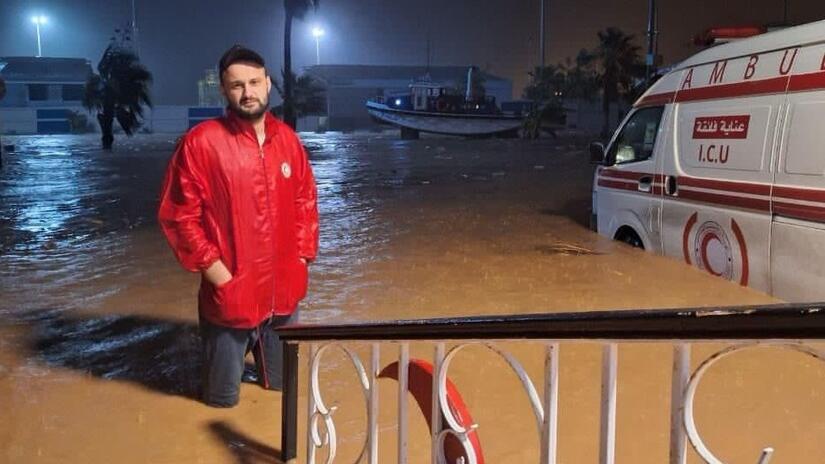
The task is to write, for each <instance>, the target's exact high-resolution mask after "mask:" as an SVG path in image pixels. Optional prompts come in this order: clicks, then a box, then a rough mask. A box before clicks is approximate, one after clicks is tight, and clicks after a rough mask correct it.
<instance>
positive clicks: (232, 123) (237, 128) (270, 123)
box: [225, 107, 281, 143]
mask: <svg viewBox="0 0 825 464" xmlns="http://www.w3.org/2000/svg"><path fill="white" fill-rule="evenodd" d="M225 114H226V120H227V122H228V124H229V128H230V130H231V131H232V132H233V133H235V134H238V135H245V136H247V137H251V138H252V140H255V141H256V142H257V141H258V136H257V134H255V128H254V127H253V126H252V123H251V122H249V121H247V120H246V119H243V118H241V117H239V116H238V115H237V114H235V112H234V111H232V110H231V109H229V107H227V108H226V110H225ZM280 124H281V122H280V121H279V120H278V119H277V118H276V117H275V116H272V113H270V112H269V111H267V112H266V113H264V132H265V138H264V143H266V142H267V141H268V140H269V139H271V138H272V137H274V136H275V135H276V134H277V133H278V125H280Z"/></svg>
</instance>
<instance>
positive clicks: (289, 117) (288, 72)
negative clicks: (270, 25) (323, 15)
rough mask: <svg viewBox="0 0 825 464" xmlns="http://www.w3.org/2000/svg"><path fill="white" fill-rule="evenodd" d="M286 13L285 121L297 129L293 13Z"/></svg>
mask: <svg viewBox="0 0 825 464" xmlns="http://www.w3.org/2000/svg"><path fill="white" fill-rule="evenodd" d="M285 13H286V14H285V15H284V123H286V124H287V125H288V126H289V127H291V128H292V129H293V130H294V129H295V123H296V120H295V119H296V118H295V106H294V103H293V95H292V93H293V89H294V85H293V84H294V83H293V82H292V43H291V41H292V13H291V12H290V11H286V12H285Z"/></svg>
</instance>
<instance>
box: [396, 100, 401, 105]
mask: <svg viewBox="0 0 825 464" xmlns="http://www.w3.org/2000/svg"><path fill="white" fill-rule="evenodd" d="M395 106H401V99H400V98H396V99H395Z"/></svg>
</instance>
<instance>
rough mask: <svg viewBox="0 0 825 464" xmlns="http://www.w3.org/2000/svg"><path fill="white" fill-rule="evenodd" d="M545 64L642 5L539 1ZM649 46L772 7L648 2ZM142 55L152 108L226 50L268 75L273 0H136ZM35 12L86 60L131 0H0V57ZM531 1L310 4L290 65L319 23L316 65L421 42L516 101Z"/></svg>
mask: <svg viewBox="0 0 825 464" xmlns="http://www.w3.org/2000/svg"><path fill="white" fill-rule="evenodd" d="M546 1H547V3H546V4H547V9H548V21H547V35H548V39H547V54H548V56H547V62H548V63H555V62H558V61H560V60H562V59H564V58H565V57H566V56H573V55H575V54H576V52H577V51H578V50H579V49H581V48H583V47H593V46H594V45H595V42H596V31H598V30H600V29H603V28H605V27H608V26H617V27H619V28H621V29H623V30H624V31H626V32H628V33H633V34H636V35H637V37H638V42H639V45H641V46H644V43H645V42H644V33H645V30H646V24H647V0H621V1H620V0H546ZM658 3H659V4H660V8H659V9H660V12H659V30H660V36H659V40H660V42H659V44H660V53H661V54H662V55H663V57H664V61H665V63H673V62H675V61H678V60H681V59H683V58H685V57H687V56H689V55H691V54H693V53H695V52H696V51H698V48H697V47H696V46H694V45H693V44H692V43H691V38H692V37H693V35H695V34H696V33H698V32H700V31H702V30H703V29H705V28H707V27H709V26H713V25H736V24H765V23H776V22H781V21H782V17H783V4H784V3H783V1H782V0H695V1H678V2H677V1H675V0H667V1H662V0H659V1H658ZM136 5H137V22H138V28H139V31H140V35H139V44H140V52H141V59H142V61H143V62H144V63H145V64H146V65H147V67H148V68H149V69H150V71H152V73H153V74H154V77H155V83H154V86H153V88H152V93H153V96H154V99H155V103H157V104H192V103H195V102H196V100H197V87H196V81H197V80H198V79H199V78H200V77H201V76H202V75H203V71H204V70H205V69H206V68H209V67H212V66H214V65H215V63H216V62H217V60H218V58H219V57H220V55H221V53H222V52H223V51H224V50H225V49H226V48H228V47H229V46H230V45H232V44H233V43H236V42H237V43H243V44H246V45H248V46H250V47H252V48H255V49H257V50H258V51H260V52H261V53H262V54H263V55H264V57H265V58H266V59H267V61H268V63H269V65H270V69H271V70H278V69H280V67H281V62H282V40H283V13H282V9H283V7H282V1H280V0H269V1H265V0H244V1H238V0H233V1H229V0H197V1H195V0H188V1H183V0H136ZM36 13H42V14H44V15H46V16H48V17H49V20H50V22H49V24H47V25H46V26H44V27H43V28H42V31H41V37H42V41H43V54H44V56H60V57H83V58H88V59H90V60H91V61H92V63H93V65H96V64H97V61H98V59H99V57H100V54H101V52H102V51H103V49H104V48H105V47H106V45H107V43H108V40H109V38H110V37H111V36H112V35H113V30H114V29H115V28H116V27H125V26H126V25H128V22H129V20H130V17H131V1H130V0H111V1H103V0H38V1H24V0H2V1H0V56H21V55H22V56H25V55H28V56H33V55H34V54H35V53H36V50H37V48H36V47H37V45H36V35H35V27H34V24H32V23H31V21H30V19H29V18H30V17H31V16H32V15H33V14H36ZM788 13H789V14H788V19H789V22H791V23H797V24H799V23H805V22H810V21H815V20H819V19H825V1H822V0H788ZM538 17H539V0H446V1H445V0H418V1H415V0H321V8H320V10H319V11H318V13H317V14H314V15H310V16H309V17H308V18H307V19H306V21H296V22H295V24H294V26H293V62H294V65H295V67H296V69H300V67H302V66H306V65H311V64H314V62H315V42H314V39H313V38H312V37H311V35H310V32H309V31H310V28H311V26H312V25H314V24H316V23H318V24H320V25H321V26H322V27H323V28H324V29H325V30H326V36H325V37H323V38H322V41H321V62H322V63H323V64H424V63H425V62H426V43H427V36H428V34H429V36H430V37H431V43H432V46H431V62H432V64H434V65H469V64H476V65H478V66H481V67H482V68H483V69H487V70H488V71H490V72H492V73H494V74H498V75H501V76H504V77H508V78H511V79H512V80H513V82H514V93H515V94H516V95H514V96H519V94H520V93H521V89H522V88H523V86H524V84H525V83H526V80H527V74H526V73H527V71H528V70H530V69H531V68H532V67H533V66H535V65H536V64H537V63H538V60H539V57H538V53H539V52H538V50H539V46H538V40H537V38H538V35H539V32H538V30H539V25H538Z"/></svg>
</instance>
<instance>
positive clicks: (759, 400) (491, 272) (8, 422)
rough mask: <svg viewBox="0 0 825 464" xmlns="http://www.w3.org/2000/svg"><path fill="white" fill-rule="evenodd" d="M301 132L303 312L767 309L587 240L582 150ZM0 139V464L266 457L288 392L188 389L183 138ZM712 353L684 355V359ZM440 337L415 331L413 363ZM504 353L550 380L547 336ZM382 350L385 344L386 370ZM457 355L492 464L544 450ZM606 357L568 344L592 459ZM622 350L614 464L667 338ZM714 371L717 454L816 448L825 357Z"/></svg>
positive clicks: (712, 429)
mask: <svg viewBox="0 0 825 464" xmlns="http://www.w3.org/2000/svg"><path fill="white" fill-rule="evenodd" d="M302 138H303V139H304V142H305V144H306V145H307V146H308V148H309V149H310V151H311V153H312V155H311V160H312V165H313V168H314V171H315V175H316V178H317V181H318V189H319V198H320V212H321V221H322V227H321V231H322V232H321V249H320V256H319V259H318V261H317V262H316V263H315V264H314V265H313V266H312V269H311V287H310V294H309V296H308V298H307V300H306V301H305V302H304V303H303V304H302V307H301V320H302V321H304V322H330V323H332V322H349V321H367V320H379V319H409V318H423V317H439V316H454V315H478V314H514V313H530V312H558V311H586V310H595V309H633V308H679V307H696V306H708V305H744V304H757V303H767V302H773V301H774V300H773V299H771V298H770V297H768V296H766V295H763V294H760V293H758V292H756V291H753V290H750V289H746V288H742V287H738V286H736V285H734V284H731V283H729V282H725V281H722V280H720V279H716V278H712V277H710V276H707V275H705V274H703V273H701V272H699V271H698V270H695V269H691V268H688V267H686V266H685V265H684V264H682V263H679V262H677V261H674V260H669V259H665V258H660V257H655V256H651V255H649V254H646V253H644V252H640V251H637V250H633V249H630V248H628V247H626V246H624V245H621V244H618V243H615V242H612V241H609V240H606V239H604V238H601V237H598V236H596V235H595V234H593V233H591V232H590V231H588V230H587V228H586V227H585V225H584V224H586V223H587V220H588V216H589V211H588V208H589V202H590V183H591V179H592V167H591V166H589V165H588V163H587V156H586V153H585V151H584V150H583V147H584V144H583V143H581V142H576V141H571V140H558V141H556V140H538V141H523V140H497V139H489V140H462V139H448V138H435V137H434V138H423V139H421V140H416V141H401V140H398V139H397V135H396V134H394V133H393V134H389V133H386V134H325V135H318V134H305V135H304V136H303V137H302ZM3 143H4V144H14V145H15V151H14V152H13V153H8V154H6V155H5V158H4V160H3V163H4V165H3V169H2V171H0V417H2V419H3V420H2V421H0V462H9V463H18V462H20V463H29V462H38V463H39V462H43V463H63V462H82V463H98V462H99V463H104V462H105V463H108V462H151V463H180V462H197V463H213V462H215V463H222V462H230V463H231V462H237V463H257V462H261V463H276V462H279V461H278V459H277V457H278V448H279V446H280V423H279V421H280V394H279V393H272V392H265V391H263V390H261V389H260V388H258V387H256V386H254V385H244V386H243V389H242V394H241V404H240V405H239V406H238V407H237V408H234V409H230V410H215V409H210V408H207V407H205V406H203V405H201V404H200V403H199V402H198V401H197V400H196V397H197V389H198V378H199V376H198V351H197V350H198V338H197V322H196V321H197V319H196V309H195V293H196V289H197V285H198V280H197V276H195V275H192V274H189V273H186V272H185V271H183V270H181V269H180V268H179V267H178V266H177V263H176V262H175V261H174V258H173V257H172V254H171V252H170V251H169V250H168V248H167V246H166V243H165V241H164V240H163V238H162V237H161V235H160V233H159V231H158V228H157V224H156V222H155V219H154V216H155V211H156V202H157V193H158V191H159V184H160V180H161V176H162V173H163V169H164V167H165V165H166V162H167V160H168V157H169V155H170V154H171V152H172V150H173V148H174V144H175V137H174V136H165V135H141V136H138V137H135V138H132V139H126V138H121V139H119V140H117V144H116V149H115V150H114V152H112V153H105V152H102V151H100V150H99V149H97V143H98V141H97V139H96V137H95V136H52V137H44V136H36V137H35V136H32V137H5V138H3ZM507 346H509V345H507ZM356 348H357V349H359V350H361V351H363V347H356ZM718 348H719V346H718V345H714V346H710V345H702V346H699V347H697V348H696V349H695V350H694V358H693V365H694V366H696V365H697V364H698V363H699V362H701V360H702V359H703V358H704V356H707V355H709V354H710V353H712V352H713V350H714V349H718ZM431 349H432V347H431V346H428V345H426V344H416V345H415V346H414V347H413V356H417V357H423V358H428V357H431V356H432V351H431ZM511 349H512V351H513V353H516V354H518V355H519V356H520V359H523V363H524V365H525V368H526V369H527V371H528V372H529V373H530V374H531V375H533V378H534V379H535V381H536V382H537V384H540V382H541V366H542V360H541V346H538V345H529V346H514V347H512V348H511ZM395 353H396V352H395V348H394V347H393V346H391V345H390V346H389V347H388V348H386V349H385V350H384V351H383V353H382V366H383V365H385V364H387V363H389V362H391V361H392V360H393V357H394V356H395ZM466 353H467V354H465V355H463V357H458V358H457V359H456V362H455V365H454V367H453V368H452V370H451V378H453V380H455V381H456V383H457V385H458V386H459V388H460V389H461V391H462V394H463V395H464V397H465V401H466V402H467V403H468V405H469V406H470V407H471V409H472V410H473V415H474V418H475V419H476V420H477V422H478V423H479V425H480V428H479V433H480V437H481V440H482V443H483V444H484V446H485V455H486V457H487V462H492V463H500V462H501V463H507V462H514V463H520V462H536V460H537V456H538V434H537V431H536V427H535V421H534V419H533V416H532V412H531V411H530V409H529V405H528V403H527V400H526V396H525V395H524V393H523V392H521V391H519V388H520V387H519V386H518V384H517V381H516V378H515V376H514V375H513V374H511V373H509V372H508V371H507V367H506V365H505V364H504V363H503V362H502V361H501V360H500V358H497V357H496V356H495V355H493V354H491V353H490V352H487V351H484V350H483V349H482V348H479V347H472V348H468V349H467V351H466ZM600 353H601V348H600V346H599V345H598V344H595V343H569V344H563V345H562V358H561V366H562V367H561V387H560V395H561V400H560V408H561V409H560V411H561V415H560V431H559V434H560V435H559V453H560V454H559V462H565V463H580V462H597V459H598V419H599V417H598V395H599V388H600V385H599V373H600V360H599V356H600ZM620 359H621V361H620V372H619V376H620V386H619V392H618V397H619V410H618V417H619V423H618V424H619V425H618V427H619V428H618V438H619V446H618V449H617V457H618V462H634V463H658V462H665V461H666V459H667V446H668V444H667V436H668V431H669V424H668V420H669V410H668V408H669V406H668V405H669V401H670V396H669V395H670V379H669V373H670V363H671V346H670V345H669V344H646V345H645V344H633V345H629V346H623V347H622V348H621V350H620ZM305 361H306V357H305V353H303V354H302V362H305ZM722 364H723V365H724V367H719V368H718V369H717V370H716V371H713V373H712V374H708V379H707V381H706V382H707V384H708V385H709V386H707V387H705V386H704V384H703V387H702V388H701V389H700V391H699V399H697V417H698V421H699V425H700V428H701V427H705V428H706V430H704V429H703V430H704V432H705V433H706V435H707V437H708V443H709V445H710V446H711V448H712V449H714V450H715V451H716V450H718V455H720V456H721V457H722V458H723V460H724V461H725V462H748V463H750V462H756V458H757V456H758V452H759V450H761V447H763V446H766V445H773V446H775V447H776V448H777V454H776V457H775V459H774V461H773V462H786V463H800V462H821V461H822V459H819V458H821V457H823V456H825V444H824V443H822V440H821V439H820V437H821V436H822V434H823V433H825V421H822V420H821V418H822V417H823V416H825V414H823V413H825V398H823V394H822V392H825V366H818V365H816V364H815V363H814V361H812V360H809V359H807V358H805V357H804V356H801V355H796V354H789V353H783V352H778V350H771V349H766V350H754V351H753V352H747V353H743V354H741V355H735V356H734V357H732V358H730V360H725V361H724V362H723V363H720V365H722ZM324 376H325V377H324V378H326V379H328V380H330V382H331V383H330V386H329V394H330V398H334V399H331V400H330V401H331V402H333V403H336V404H338V405H339V406H340V413H336V414H337V415H338V416H337V417H338V419H339V420H340V423H339V424H338V427H339V430H338V434H339V436H341V437H342V438H341V440H342V442H341V449H340V450H339V453H340V455H341V459H342V460H340V461H337V462H352V460H353V459H354V457H355V456H356V455H357V452H358V451H359V450H360V446H361V440H363V430H364V428H363V419H364V417H363V416H364V414H363V399H362V398H363V397H362V396H361V395H360V393H359V392H358V391H357V390H354V389H353V388H357V387H354V378H355V377H354V374H353V373H352V372H350V371H347V369H346V365H345V364H344V363H343V362H342V361H341V359H337V358H335V357H334V356H333V357H332V358H331V359H330V363H329V365H328V366H327V368H326V369H325V371H324ZM305 380H306V379H305V378H304V377H302V378H301V384H302V392H304V391H305V390H304V389H303V388H304V387H305ZM622 380H624V381H622ZM381 382H382V383H381V391H382V409H381V417H380V422H379V423H380V427H381V430H382V433H383V434H385V435H383V436H385V437H386V439H385V440H382V445H381V453H382V455H381V456H382V458H381V462H394V457H393V456H394V455H393V452H394V448H395V446H396V444H395V438H394V426H395V425H394V424H395V422H394V415H393V412H394V408H395V407H396V406H395V405H394V401H395V400H394V398H393V397H394V395H395V393H394V392H393V387H394V385H393V384H392V383H391V381H385V380H382V381H381ZM541 390H542V389H541V388H539V391H541ZM301 400H302V406H300V409H299V411H305V410H306V408H305V406H304V404H305V403H304V401H305V398H304V397H303V395H302V399H301ZM411 411H413V412H414V411H415V409H414V408H412V407H411ZM410 421H411V441H410V456H411V458H410V462H423V461H424V460H425V459H426V458H427V457H428V456H429V451H428V446H429V443H428V439H427V433H426V425H425V424H424V423H423V419H422V418H421V417H420V416H419V415H417V414H412V417H411V418H410ZM303 424H304V422H303V419H301V427H303V426H304V425H303ZM502 437H504V439H502ZM304 444H305V443H304V440H303V439H301V440H299V449H300V459H301V460H303V459H305V458H304V456H305V454H304V451H305V450H304ZM691 459H692V460H693V461H691V462H698V460H696V458H695V455H694V456H693V457H691Z"/></svg>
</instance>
